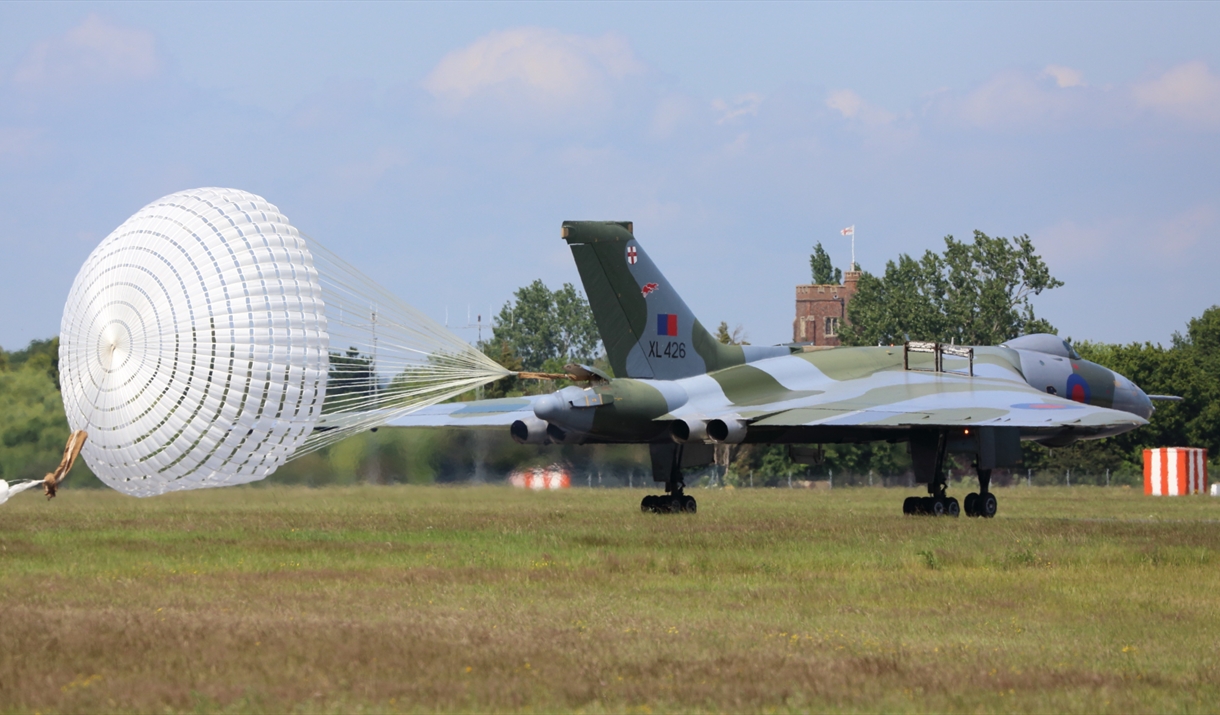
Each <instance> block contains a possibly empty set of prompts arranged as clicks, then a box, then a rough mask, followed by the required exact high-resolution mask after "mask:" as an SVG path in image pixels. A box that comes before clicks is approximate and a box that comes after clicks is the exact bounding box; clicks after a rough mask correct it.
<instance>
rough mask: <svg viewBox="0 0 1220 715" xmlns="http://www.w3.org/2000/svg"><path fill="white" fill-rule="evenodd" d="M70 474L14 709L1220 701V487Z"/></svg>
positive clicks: (30, 563)
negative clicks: (991, 489) (966, 493)
mask: <svg viewBox="0 0 1220 715" xmlns="http://www.w3.org/2000/svg"><path fill="white" fill-rule="evenodd" d="M643 493H644V492H643V491H642V490H634V491H630V490H604V491H603V490H588V489H573V490H570V491H566V492H563V493H523V492H521V491H514V490H511V489H509V488H505V487H481V488H429V487H353V488H330V489H318V490H310V489H304V488H284V487H272V488H265V489H252V488H233V489H227V490H215V491H207V492H197V493H188V494H174V495H167V496H164V497H158V498H154V499H145V500H136V499H130V498H127V497H123V496H121V495H119V494H117V493H113V492H95V491H83V490H78V491H69V492H65V493H63V494H62V495H61V497H60V498H58V499H56V500H55V501H53V502H51V503H46V502H43V501H42V500H40V499H37V498H34V497H28V498H27V497H26V495H23V496H22V497H18V498H15V499H14V500H13V501H11V502H9V503H8V504H6V505H4V507H3V508H0V599H2V602H3V612H2V614H0V711H5V712H17V711H61V712H116V711H135V712H166V711H193V712H251V711H253V712H260V711H261V712H285V711H297V712H359V711H433V710H441V711H472V710H473V711H488V710H495V711H537V710H548V711H550V710H579V711H584V712H589V713H597V712H643V713H647V712H667V711H683V712H689V711H765V712H773V711H778V712H788V711H804V710H835V711H969V712H974V711H997V710H1002V711H1031V712H1048V711H1089V712H1134V711H1144V712H1201V711H1208V712H1215V711H1217V710H1218V709H1220V645H1218V643H1220V554H1218V548H1220V499H1217V500H1212V499H1208V498H1204V497H1194V498H1185V497H1183V498H1178V499H1153V498H1149V497H1144V496H1143V495H1142V494H1139V493H1138V492H1136V491H1135V490H1130V489H1099V488H1073V489H1055V488H1035V489H1021V488H1013V489H1007V490H1002V491H1001V493H1000V515H999V516H998V517H997V518H996V519H994V520H991V521H981V520H977V519H966V518H964V517H963V518H961V519H958V520H948V519H942V520H936V519H931V518H907V517H903V516H901V514H900V505H901V500H902V497H903V496H905V495H906V493H905V492H904V491H901V490H886V489H865V488H860V489H839V490H834V491H832V492H815V491H804V490H787V489H759V490H737V491H727V490H726V491H708V490H699V491H698V492H696V496H697V498H698V499H699V505H700V512H699V514H698V515H694V516H690V515H671V516H657V515H644V514H641V513H639V510H638V506H637V505H638V501H639V498H640V497H641V496H642V495H643Z"/></svg>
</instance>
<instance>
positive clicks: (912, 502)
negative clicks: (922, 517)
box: [902, 497, 919, 516]
mask: <svg viewBox="0 0 1220 715" xmlns="http://www.w3.org/2000/svg"><path fill="white" fill-rule="evenodd" d="M902 513H903V514H906V515H907V516H915V515H916V514H918V513H919V497H907V498H906V499H905V500H904V501H903V502H902Z"/></svg>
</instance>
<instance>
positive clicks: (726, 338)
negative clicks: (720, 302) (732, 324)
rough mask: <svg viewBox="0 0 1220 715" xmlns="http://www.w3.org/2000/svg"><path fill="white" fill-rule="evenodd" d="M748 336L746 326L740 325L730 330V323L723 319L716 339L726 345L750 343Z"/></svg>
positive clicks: (717, 329)
mask: <svg viewBox="0 0 1220 715" xmlns="http://www.w3.org/2000/svg"><path fill="white" fill-rule="evenodd" d="M746 337H748V336H747V335H746V331H745V328H743V327H742V326H740V325H738V326H737V327H736V328H733V331H732V332H729V324H728V323H726V322H724V321H723V320H722V321H720V326H719V327H717V328H716V340H717V341H719V342H720V343H723V344H724V345H749V344H750V343H749V342H748V341H747V340H746Z"/></svg>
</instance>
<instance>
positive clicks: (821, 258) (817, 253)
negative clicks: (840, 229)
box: [809, 241, 843, 285]
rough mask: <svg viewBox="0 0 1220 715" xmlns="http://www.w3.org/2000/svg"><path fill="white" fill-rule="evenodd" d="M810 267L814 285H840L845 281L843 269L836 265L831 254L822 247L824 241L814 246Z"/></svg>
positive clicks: (810, 257)
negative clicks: (831, 260)
mask: <svg viewBox="0 0 1220 715" xmlns="http://www.w3.org/2000/svg"><path fill="white" fill-rule="evenodd" d="M809 268H810V270H811V271H812V273H813V283H814V285H831V284H832V285H840V284H842V283H843V271H841V270H839V269H838V268H835V267H834V264H832V263H831V262H830V255H829V254H827V253H826V249H824V248H822V242H821V241H818V244H817V245H816V246H814V247H813V255H811V256H809Z"/></svg>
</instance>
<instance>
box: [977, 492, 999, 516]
mask: <svg viewBox="0 0 1220 715" xmlns="http://www.w3.org/2000/svg"><path fill="white" fill-rule="evenodd" d="M976 508H977V509H978V511H979V516H981V517H983V518H984V519H994V518H995V513H996V510H997V509H998V508H999V503H998V502H997V501H996V498H995V495H994V494H992V493H991V492H987V493H986V494H980V495H979V500H978V506H977V507H976Z"/></svg>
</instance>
